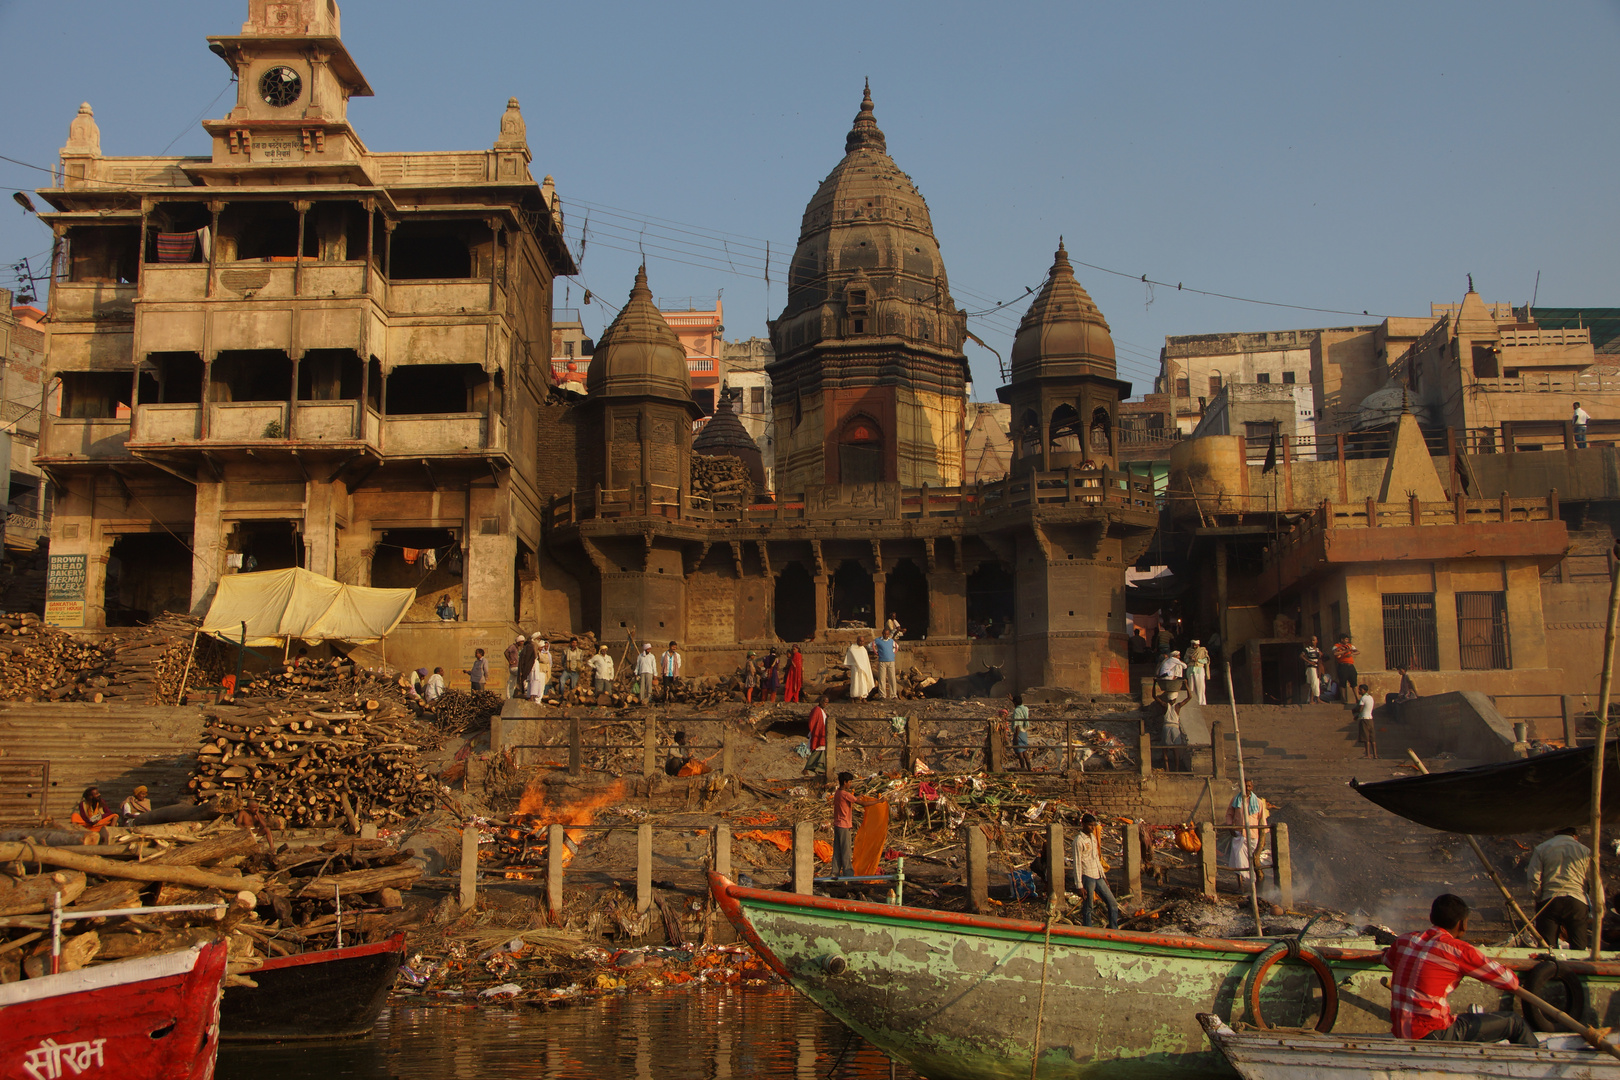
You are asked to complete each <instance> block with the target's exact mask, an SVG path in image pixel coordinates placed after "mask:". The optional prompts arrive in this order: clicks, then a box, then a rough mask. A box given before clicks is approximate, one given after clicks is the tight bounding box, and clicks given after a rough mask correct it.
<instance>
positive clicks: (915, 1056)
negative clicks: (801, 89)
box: [710, 874, 1620, 1080]
mask: <svg viewBox="0 0 1620 1080" xmlns="http://www.w3.org/2000/svg"><path fill="white" fill-rule="evenodd" d="M710 889H711V891H712V893H713V895H714V898H715V901H716V903H718V904H719V906H720V908H721V909H722V910H723V911H724V912H725V913H726V916H727V917H728V918H729V919H730V920H731V922H732V924H733V925H734V926H735V927H736V928H737V930H738V932H739V933H741V934H742V935H743V937H744V938H746V939H747V941H748V942H749V944H751V945H752V946H753V948H754V949H755V951H757V952H758V953H759V955H760V957H761V958H762V959H764V961H765V962H766V963H768V964H769V965H770V966H771V967H772V968H774V969H775V970H776V972H777V973H778V974H780V975H781V976H782V977H783V978H784V979H786V980H787V981H788V982H789V983H791V984H792V985H793V987H794V988H795V989H797V990H798V991H799V992H800V993H802V994H804V995H805V996H806V997H808V998H809V999H810V1000H811V1001H812V1002H814V1003H815V1004H816V1005H818V1006H819V1007H821V1008H822V1009H823V1010H825V1011H826V1012H828V1013H830V1014H831V1015H833V1016H835V1017H837V1018H838V1019H839V1020H841V1021H842V1022H843V1023H845V1024H847V1025H848V1026H849V1027H850V1028H852V1029H853V1030H854V1031H856V1032H857V1033H858V1034H859V1035H861V1036H862V1037H863V1038H865V1039H866V1040H867V1041H869V1042H871V1043H872V1044H874V1045H875V1046H877V1047H879V1048H880V1049H882V1050H883V1051H884V1052H886V1053H887V1054H889V1055H890V1056H891V1057H894V1058H897V1059H899V1060H901V1061H904V1062H905V1063H906V1064H908V1065H910V1066H911V1067H912V1068H913V1069H915V1070H917V1072H919V1073H921V1074H922V1075H923V1076H926V1077H929V1078H930V1080H1028V1078H1029V1076H1030V1058H1031V1048H1032V1047H1033V1046H1035V1045H1036V1028H1037V1026H1039V1028H1040V1038H1039V1045H1040V1063H1039V1068H1038V1069H1037V1070H1036V1074H1035V1075H1036V1076H1038V1077H1040V1078H1042V1080H1068V1078H1071V1077H1108V1078H1114V1077H1121V1078H1153V1080H1163V1078H1165V1077H1170V1076H1187V1077H1194V1076H1220V1077H1227V1078H1230V1077H1232V1076H1233V1075H1234V1074H1233V1073H1232V1071H1231V1069H1230V1066H1228V1065H1227V1064H1226V1063H1225V1061H1224V1060H1223V1059H1222V1058H1221V1057H1220V1055H1219V1054H1217V1053H1216V1052H1215V1051H1214V1050H1213V1049H1212V1048H1211V1047H1210V1045H1209V1044H1208V1042H1207V1041H1206V1040H1205V1037H1204V1032H1203V1030H1202V1029H1201V1028H1200V1026H1199V1024H1198V1021H1197V1018H1196V1017H1197V1014H1198V1013H1213V1014H1215V1015H1218V1016H1219V1017H1221V1018H1222V1019H1223V1020H1226V1021H1227V1022H1228V1023H1230V1022H1232V1021H1233V1020H1234V1019H1237V1020H1242V1021H1244V1022H1248V1023H1256V1022H1257V1021H1260V1022H1263V1023H1266V1024H1270V1025H1274V1026H1287V1027H1301V1026H1307V1025H1318V1026H1320V1023H1321V1020H1322V1019H1326V1020H1327V1027H1328V1028H1329V1029H1332V1030H1336V1031H1338V1032H1341V1033H1344V1032H1350V1033H1355V1032H1388V1030H1389V991H1388V990H1387V989H1386V988H1384V987H1383V986H1382V985H1381V984H1380V979H1381V978H1382V977H1383V976H1384V975H1386V974H1388V972H1387V970H1386V969H1385V968H1384V967H1383V964H1382V962H1381V957H1382V951H1381V950H1380V949H1378V948H1377V947H1375V946H1374V945H1373V943H1372V942H1371V941H1365V942H1352V943H1349V944H1351V945H1362V944H1364V945H1365V946H1366V947H1317V948H1306V949H1304V950H1303V951H1301V950H1300V949H1299V947H1298V946H1295V947H1294V948H1293V950H1292V951H1290V949H1289V947H1288V946H1286V945H1284V944H1281V943H1279V942H1277V941H1276V940H1272V939H1264V940H1262V939H1248V940H1225V939H1220V938H1199V937H1189V936H1176V935H1171V934H1144V933H1132V932H1129V931H1121V930H1095V929H1083V928H1079V927H1073V926H1061V925H1060V926H1054V927H1053V928H1052V929H1051V934H1050V941H1049V942H1048V937H1047V931H1046V927H1045V925H1044V924H1042V923H1036V922H1028V921H1024V920H1017V919H997V918H987V917H982V916H976V915H965V914H961V913H957V912H947V911H933V910H929V909H926V908H914V907H898V906H892V905H887V904H870V903H864V902H861V901H854V900H841V899H830V898H826V897H812V896H798V895H794V894H792V893H786V892H778V891H773V890H764V889H749V888H743V887H741V886H739V885H736V884H734V883H733V882H732V881H730V880H729V879H728V878H725V877H723V876H721V875H718V874H711V875H710ZM1492 955H1493V956H1494V957H1495V958H1496V959H1497V960H1499V961H1501V962H1502V963H1504V964H1506V965H1508V966H1509V967H1512V968H1516V969H1518V970H1519V971H1521V972H1529V971H1530V969H1532V968H1534V967H1535V966H1536V963H1537V960H1536V958H1535V956H1534V955H1533V954H1532V953H1531V952H1530V951H1529V950H1525V949H1509V950H1493V951H1492ZM1313 963H1314V964H1315V966H1314V967H1313V966H1312V964H1313ZM1569 967H1570V969H1571V970H1579V971H1580V972H1582V975H1581V976H1580V978H1581V980H1582V981H1583V983H1584V984H1585V987H1586V990H1587V995H1588V997H1589V1007H1588V1009H1587V1010H1585V1011H1586V1012H1587V1014H1588V1016H1589V1017H1591V1018H1597V1017H1606V1016H1607V1015H1608V1014H1609V1012H1610V1000H1609V999H1610V996H1611V994H1612V990H1613V987H1614V986H1616V985H1620V965H1613V964H1601V965H1587V964H1572V965H1569ZM1257 974H1258V975H1259V976H1260V977H1259V979H1258V980H1257V979H1256V975H1257ZM1043 982H1044V987H1043ZM1324 983H1326V984H1328V985H1327V986H1326V987H1324V985H1323V984H1324ZM1043 994H1044V1002H1045V1004H1044V1006H1043V1005H1042V1004H1041V1003H1042V999H1043ZM1452 1003H1453V1007H1454V1008H1461V1007H1464V1006H1467V1005H1469V1004H1475V1003H1477V1004H1480V1005H1482V1006H1484V1007H1486V1008H1490V1009H1496V1008H1502V1007H1504V1005H1503V997H1502V995H1501V994H1500V993H1499V992H1498V991H1496V990H1494V989H1492V988H1490V987H1486V986H1484V985H1482V984H1479V983H1473V982H1465V983H1464V984H1463V986H1462V987H1461V988H1459V989H1458V991H1457V992H1456V993H1454V994H1453V995H1452ZM1255 1004H1258V1005H1259V1007H1260V1011H1261V1013H1262V1016H1261V1017H1258V1018H1257V1017H1255V1016H1254V1015H1253V1006H1254V1005H1255ZM1615 1005H1616V1006H1617V1007H1620V1001H1616V1002H1615ZM1324 1006H1325V1007H1324ZM1335 1012H1336V1018H1335V1017H1334V1016H1332V1015H1326V1016H1324V1015H1323V1014H1324V1013H1327V1014H1333V1013H1335ZM1605 1022H1608V1021H1605Z"/></svg>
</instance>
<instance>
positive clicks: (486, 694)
mask: <svg viewBox="0 0 1620 1080" xmlns="http://www.w3.org/2000/svg"><path fill="white" fill-rule="evenodd" d="M505 703H506V699H504V698H502V697H501V695H499V694H495V693H491V692H490V691H488V690H479V691H476V692H474V691H470V690H446V691H445V692H444V693H442V694H440V695H439V696H438V698H437V699H436V700H434V701H433V702H431V703H429V704H428V705H427V706H425V707H424V708H423V710H422V715H423V719H425V720H428V721H430V722H431V723H432V724H433V725H434V726H435V727H437V728H438V729H439V731H440V732H441V733H442V734H445V735H463V734H466V733H468V732H471V731H479V730H482V729H483V728H487V727H488V726H489V718H490V717H492V716H494V715H495V714H496V713H499V712H500V711H501V706H502V705H504V704H505Z"/></svg>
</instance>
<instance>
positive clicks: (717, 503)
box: [692, 454, 754, 510]
mask: <svg viewBox="0 0 1620 1080" xmlns="http://www.w3.org/2000/svg"><path fill="white" fill-rule="evenodd" d="M692 497H693V498H694V499H706V500H708V504H709V508H710V509H712V510H736V509H738V508H740V507H744V506H750V505H752V504H753V502H754V482H753V479H752V477H750V476H749V473H748V466H747V465H744V464H743V462H742V459H741V458H737V457H732V456H731V455H729V454H727V455H719V456H714V457H710V456H708V455H705V454H693V455H692ZM698 505H700V506H701V505H702V503H699V504H698Z"/></svg>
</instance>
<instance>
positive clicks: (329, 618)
mask: <svg viewBox="0 0 1620 1080" xmlns="http://www.w3.org/2000/svg"><path fill="white" fill-rule="evenodd" d="M415 602H416V590H415V589H368V588H366V587H365V586H362V585H343V584H340V583H338V582H336V581H333V580H332V579H331V578H329V577H322V576H321V575H319V574H317V573H315V572H314V571H312V570H304V569H300V568H298V567H294V568H292V569H290V570H261V571H259V572H257V573H252V574H232V575H230V576H228V577H222V578H220V579H219V586H218V588H217V589H216V590H215V592H214V602H213V603H212V604H210V605H208V615H207V616H206V617H205V618H204V619H203V624H202V632H203V633H205V634H214V635H216V636H218V637H220V638H223V639H225V640H228V641H241V640H242V624H243V623H244V622H245V623H247V643H248V644H249V645H256V646H260V647H263V646H268V645H279V644H281V643H282V642H283V641H285V640H286V639H288V638H300V639H302V640H303V641H305V642H307V643H309V644H311V645H313V644H315V643H316V642H317V641H327V640H331V639H336V640H339V641H352V642H356V643H361V644H364V643H367V642H373V641H379V640H381V639H382V637H383V635H385V634H387V633H388V632H389V631H391V630H392V629H394V627H396V626H398V625H399V623H400V620H401V619H403V618H405V613H406V612H407V611H409V610H410V607H411V605H412V604H413V603H415Z"/></svg>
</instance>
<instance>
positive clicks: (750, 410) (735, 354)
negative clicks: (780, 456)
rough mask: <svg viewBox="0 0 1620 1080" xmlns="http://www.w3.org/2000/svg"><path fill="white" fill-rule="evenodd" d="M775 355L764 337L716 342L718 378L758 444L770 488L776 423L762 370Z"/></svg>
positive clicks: (773, 470) (766, 381)
mask: <svg viewBox="0 0 1620 1080" xmlns="http://www.w3.org/2000/svg"><path fill="white" fill-rule="evenodd" d="M775 358H776V354H775V353H774V352H772V351H771V343H770V340H769V339H768V338H761V337H751V338H746V339H744V340H742V341H723V342H721V344H720V372H721V374H720V381H721V384H722V385H723V386H725V387H727V388H729V389H730V390H731V392H732V394H733V397H734V402H735V408H736V412H737V418H738V419H739V420H741V421H742V426H743V427H744V428H745V429H746V430H747V431H748V434H749V435H750V436H751V437H752V438H753V440H754V445H755V446H757V447H759V453H760V457H761V458H762V459H763V461H764V465H765V480H766V484H767V486H769V487H771V488H773V489H774V487H775V482H774V479H773V478H774V476H775V474H776V423H775V418H776V417H775V412H774V410H773V408H772V402H771V377H770V376H769V375H767V374H766V373H765V369H766V367H767V366H769V365H770V362H771V361H772V360H773V359H775Z"/></svg>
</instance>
